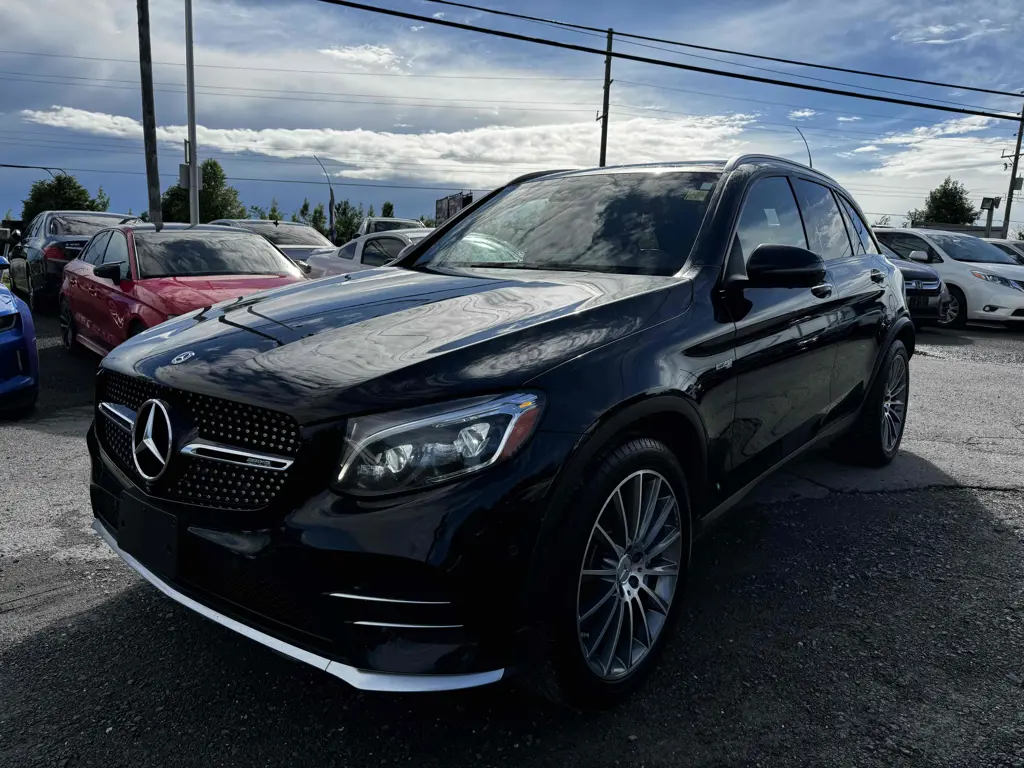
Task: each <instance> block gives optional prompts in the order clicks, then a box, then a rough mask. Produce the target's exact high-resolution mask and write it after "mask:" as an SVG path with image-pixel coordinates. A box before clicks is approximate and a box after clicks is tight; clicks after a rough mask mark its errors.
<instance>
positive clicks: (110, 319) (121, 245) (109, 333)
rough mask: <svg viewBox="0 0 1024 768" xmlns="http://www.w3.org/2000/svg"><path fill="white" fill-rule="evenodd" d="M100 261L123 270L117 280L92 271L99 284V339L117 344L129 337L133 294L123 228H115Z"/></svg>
mask: <svg viewBox="0 0 1024 768" xmlns="http://www.w3.org/2000/svg"><path fill="white" fill-rule="evenodd" d="M99 263H100V264H102V265H104V266H106V265H109V264H119V265H120V266H121V273H120V276H119V279H118V280H111V279H109V278H104V277H97V276H96V275H95V274H94V275H93V278H92V279H93V282H94V283H95V286H96V325H97V329H98V332H99V336H100V341H101V342H102V343H103V345H104V346H107V347H110V348H114V347H116V346H117V345H118V344H120V343H121V342H122V341H124V340H125V339H126V338H127V328H128V323H129V321H130V320H131V296H130V295H129V293H130V292H131V291H132V289H133V285H134V284H133V281H132V271H131V261H130V259H129V256H128V240H127V238H126V237H125V234H124V232H122V231H120V230H117V229H115V230H112V231H111V233H110V240H109V241H108V243H107V247H106V250H105V251H104V253H103V258H102V259H100V261H99Z"/></svg>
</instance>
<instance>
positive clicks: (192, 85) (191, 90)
mask: <svg viewBox="0 0 1024 768" xmlns="http://www.w3.org/2000/svg"><path fill="white" fill-rule="evenodd" d="M140 1H141V0H140ZM185 91H186V94H187V95H186V97H185V98H186V101H187V103H188V220H189V223H190V224H191V225H192V226H193V227H194V226H195V225H196V224H198V223H199V147H198V146H197V145H196V68H195V59H194V58H193V55H192V0H185Z"/></svg>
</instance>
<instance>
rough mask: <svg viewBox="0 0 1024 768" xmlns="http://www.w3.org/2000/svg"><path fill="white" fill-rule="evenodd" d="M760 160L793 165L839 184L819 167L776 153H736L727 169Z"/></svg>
mask: <svg viewBox="0 0 1024 768" xmlns="http://www.w3.org/2000/svg"><path fill="white" fill-rule="evenodd" d="M760 160H768V161H770V162H773V163H783V164H785V165H791V166H793V167H794V168H799V169H800V170H801V171H809V172H810V173H813V174H815V175H816V176H821V177H822V178H824V179H828V180H829V181H831V182H832V183H833V184H837V185H838V184H839V182H838V181H836V180H835V179H833V178H832V177H831V176H829V175H828V174H827V173H822V172H821V171H819V170H818V169H817V168H811V167H810V166H807V165H805V164H804V163H801V162H798V161H796V160H788V159H787V158H785V157H777V156H776V155H761V154H749V155H736V156H735V157H731V158H729V162H727V163H726V164H725V170H727V171H732V170H735V169H736V167H737V166H740V165H743V164H744V163H754V162H757V161H760Z"/></svg>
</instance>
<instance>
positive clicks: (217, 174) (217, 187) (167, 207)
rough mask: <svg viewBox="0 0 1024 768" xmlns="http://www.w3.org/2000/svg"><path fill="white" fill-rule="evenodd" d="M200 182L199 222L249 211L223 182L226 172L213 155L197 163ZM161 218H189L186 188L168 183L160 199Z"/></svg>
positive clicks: (241, 216) (242, 216) (241, 215)
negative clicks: (201, 184) (170, 185)
mask: <svg viewBox="0 0 1024 768" xmlns="http://www.w3.org/2000/svg"><path fill="white" fill-rule="evenodd" d="M199 171H200V173H201V174H202V178H203V186H202V188H201V189H200V190H199V221H200V223H202V224H206V223H207V222H210V221H213V220H214V219H245V218H248V216H249V214H248V212H247V211H246V209H245V206H244V205H242V201H241V200H240V199H239V197H238V190H237V189H235V188H234V187H232V186H230V185H229V184H228V182H227V174H225V173H224V169H223V168H222V167H221V164H220V163H218V162H217V161H216V160H214V159H213V158H210V159H209V160H204V161H203V164H202V165H201V166H199ZM160 208H161V210H162V211H163V215H164V221H182V222H187V221H188V220H189V211H188V190H187V189H185V188H183V187H179V186H178V185H177V184H175V185H174V186H172V187H168V189H167V191H166V192H164V194H163V197H162V198H161V200H160Z"/></svg>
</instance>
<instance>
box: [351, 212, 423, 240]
mask: <svg viewBox="0 0 1024 768" xmlns="http://www.w3.org/2000/svg"><path fill="white" fill-rule="evenodd" d="M422 227H423V222H422V221H420V220H419V219H396V218H394V217H391V216H367V217H366V218H364V219H363V220H362V221H361V222H359V229H358V230H356V237H361V236H363V235H372V234H373V233H375V232H390V231H391V230H393V229H420V228H422Z"/></svg>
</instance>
